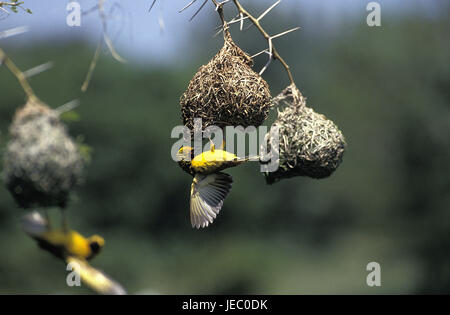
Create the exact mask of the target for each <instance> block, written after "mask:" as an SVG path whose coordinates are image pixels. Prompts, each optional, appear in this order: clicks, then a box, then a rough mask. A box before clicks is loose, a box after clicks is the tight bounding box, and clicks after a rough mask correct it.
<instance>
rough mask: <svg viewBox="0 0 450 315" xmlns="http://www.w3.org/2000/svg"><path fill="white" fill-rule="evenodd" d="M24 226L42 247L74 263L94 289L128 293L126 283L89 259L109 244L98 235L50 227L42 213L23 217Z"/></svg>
mask: <svg viewBox="0 0 450 315" xmlns="http://www.w3.org/2000/svg"><path fill="white" fill-rule="evenodd" d="M22 229H23V230H24V231H25V232H26V233H27V234H28V235H29V236H30V237H32V238H33V239H35V240H36V242H37V243H38V245H39V247H40V248H42V249H43V250H46V251H48V252H50V253H51V254H53V255H54V256H55V257H58V258H60V259H62V260H63V261H65V262H66V263H72V264H73V266H74V269H75V271H77V273H78V274H79V275H80V278H81V280H83V282H84V283H86V284H87V285H88V286H89V287H90V288H92V289H93V290H94V291H96V292H98V293H102V294H125V290H124V289H123V288H122V286H121V285H120V284H119V283H117V282H115V281H114V280H112V279H111V278H110V277H109V276H107V275H106V274H104V273H103V272H102V271H100V270H97V269H95V268H94V267H92V266H90V265H89V263H88V262H87V261H88V260H90V259H92V258H93V257H94V256H96V255H97V254H98V253H99V252H100V250H101V249H102V248H103V246H104V245H105V240H104V239H103V238H102V237H101V236H98V235H93V236H91V237H88V238H86V237H84V236H83V235H81V234H80V233H78V232H77V231H74V230H69V229H67V228H63V229H54V228H50V226H49V224H48V221H47V220H46V219H44V218H43V217H42V216H41V215H40V214H39V213H38V212H32V213H29V214H26V215H24V216H23V217H22Z"/></svg>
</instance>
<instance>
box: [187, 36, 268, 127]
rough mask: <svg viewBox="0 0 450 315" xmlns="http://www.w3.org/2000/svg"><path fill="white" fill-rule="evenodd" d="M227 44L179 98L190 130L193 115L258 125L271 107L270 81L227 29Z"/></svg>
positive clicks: (205, 122) (219, 122) (217, 121)
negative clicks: (257, 68)
mask: <svg viewBox="0 0 450 315" xmlns="http://www.w3.org/2000/svg"><path fill="white" fill-rule="evenodd" d="M224 40H225V43H224V46H223V48H222V49H220V51H219V52H218V53H217V54H216V55H215V56H214V58H213V59H211V61H209V62H208V63H207V64H206V65H203V66H201V67H200V69H199V70H198V72H197V73H196V74H195V75H194V77H193V78H192V80H191V81H190V83H189V86H188V88H187V90H186V91H185V92H184V94H183V95H182V96H181V98H180V104H181V116H182V120H183V123H184V124H185V125H186V126H187V127H189V128H190V129H191V130H192V129H193V127H194V118H201V119H202V130H204V129H205V128H206V127H207V126H210V125H216V126H219V127H220V128H223V127H225V126H238V125H240V126H243V127H248V126H255V127H258V126H259V125H261V124H262V123H263V122H264V120H265V119H266V118H267V115H268V112H269V109H270V107H271V104H272V101H271V95H270V90H269V85H268V84H267V82H266V81H265V80H264V79H263V78H262V77H261V76H260V75H259V74H258V73H256V72H254V71H253V70H252V69H251V66H252V65H253V61H252V59H251V58H250V57H249V56H248V55H247V54H246V53H245V52H244V51H242V49H240V48H239V47H238V46H237V45H236V44H235V43H234V42H233V40H232V38H231V35H230V33H229V31H228V29H226V30H225V31H224Z"/></svg>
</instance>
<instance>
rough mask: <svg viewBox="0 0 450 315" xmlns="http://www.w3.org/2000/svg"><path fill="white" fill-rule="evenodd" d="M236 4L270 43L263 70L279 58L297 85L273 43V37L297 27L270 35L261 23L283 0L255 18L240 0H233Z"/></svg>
mask: <svg viewBox="0 0 450 315" xmlns="http://www.w3.org/2000/svg"><path fill="white" fill-rule="evenodd" d="M213 1H215V0H213ZM233 2H234V5H235V6H236V8H237V10H238V12H239V14H242V15H243V16H244V17H248V18H249V19H250V21H251V22H252V23H253V25H255V26H256V28H257V29H258V30H259V32H260V33H261V34H262V35H263V36H264V38H265V39H266V40H267V42H268V44H269V50H268V52H269V58H270V59H269V61H268V62H267V64H266V65H265V66H264V68H263V69H262V70H261V71H262V72H264V70H266V68H267V66H268V65H269V64H270V61H271V60H272V59H277V60H279V61H280V63H281V64H282V66H283V67H284V69H285V70H286V73H287V75H288V77H289V81H290V82H291V85H294V86H295V81H294V77H293V76H292V72H291V70H290V68H289V65H288V64H287V63H286V61H284V59H283V58H282V57H281V56H280V54H279V53H278V51H277V49H276V48H275V46H274V45H273V43H272V39H274V38H276V37H280V36H282V35H285V34H287V33H289V32H292V31H294V30H296V29H298V28H296V29H292V30H289V31H286V32H283V33H280V34H278V35H275V36H270V35H269V34H268V33H267V32H266V31H265V30H264V29H263V27H262V26H261V24H260V20H261V19H262V18H263V17H264V16H266V14H267V13H269V12H270V11H271V10H272V9H273V8H274V7H275V6H276V5H278V4H279V3H280V2H281V0H278V1H277V2H275V3H274V4H273V5H272V6H270V7H269V8H268V9H267V10H266V11H264V12H263V13H262V14H261V15H260V16H259V17H258V18H255V17H254V16H253V15H251V14H250V13H249V12H248V11H247V10H246V9H245V8H244V7H243V6H242V5H241V4H240V2H239V0H233Z"/></svg>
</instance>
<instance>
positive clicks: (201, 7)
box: [189, 0, 208, 21]
mask: <svg viewBox="0 0 450 315" xmlns="http://www.w3.org/2000/svg"><path fill="white" fill-rule="evenodd" d="M207 2H208V0H205V1H203V3H202V5H201V6H200V8H198V10H197V11H196V12H195V13H194V15H193V16H192V17H191V18H190V19H189V21H192V20H193V19H194V18H195V17H196V16H197V14H198V13H199V12H200V11H201V10H202V9H203V7H204V6H205V4H206V3H207Z"/></svg>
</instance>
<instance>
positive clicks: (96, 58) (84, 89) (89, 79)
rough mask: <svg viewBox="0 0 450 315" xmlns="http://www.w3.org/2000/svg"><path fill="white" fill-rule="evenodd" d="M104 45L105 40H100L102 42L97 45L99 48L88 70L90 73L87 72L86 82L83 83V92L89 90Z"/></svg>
mask: <svg viewBox="0 0 450 315" xmlns="http://www.w3.org/2000/svg"><path fill="white" fill-rule="evenodd" d="M102 47H103V41H102V40H100V42H99V43H98V45H97V49H96V50H95V54H94V57H93V58H92V61H91V64H90V65H89V70H88V73H87V74H86V78H85V79H84V82H83V84H82V85H81V91H82V92H83V93H84V92H86V91H87V88H88V86H89V83H90V82H91V79H92V74H93V73H94V70H95V67H96V65H97V61H98V58H99V57H100V52H101V51H102Z"/></svg>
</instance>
